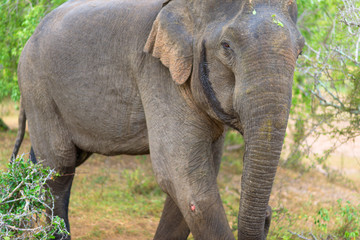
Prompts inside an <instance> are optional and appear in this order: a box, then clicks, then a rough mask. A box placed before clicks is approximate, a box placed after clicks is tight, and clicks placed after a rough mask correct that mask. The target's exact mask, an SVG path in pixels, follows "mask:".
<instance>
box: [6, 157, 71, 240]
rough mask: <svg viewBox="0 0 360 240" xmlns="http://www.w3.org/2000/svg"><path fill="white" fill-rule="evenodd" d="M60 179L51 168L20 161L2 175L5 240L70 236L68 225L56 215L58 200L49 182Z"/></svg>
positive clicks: (12, 163)
mask: <svg viewBox="0 0 360 240" xmlns="http://www.w3.org/2000/svg"><path fill="white" fill-rule="evenodd" d="M56 176H58V174H56V172H55V171H54V170H52V169H50V168H45V167H43V166H42V165H41V164H33V163H32V162H31V161H30V160H25V159H24V158H23V156H21V157H18V158H17V159H15V160H14V161H12V162H11V163H9V164H8V170H7V171H6V172H3V171H2V172H0V189H1V190H0V235H1V239H4V240H10V239H12V240H13V239H53V238H55V237H54V234H55V233H67V234H69V233H68V232H67V230H66V227H65V222H64V220H63V219H61V218H59V217H58V216H54V215H53V209H54V198H53V196H52V194H51V193H50V191H49V188H48V187H47V185H46V181H48V180H50V179H53V178H54V177H56Z"/></svg>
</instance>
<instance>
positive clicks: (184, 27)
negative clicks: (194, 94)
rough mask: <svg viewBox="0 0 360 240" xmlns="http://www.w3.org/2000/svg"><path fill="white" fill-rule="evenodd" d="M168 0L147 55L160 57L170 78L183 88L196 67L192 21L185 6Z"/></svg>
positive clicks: (159, 18)
mask: <svg viewBox="0 0 360 240" xmlns="http://www.w3.org/2000/svg"><path fill="white" fill-rule="evenodd" d="M182 5H183V6H181V5H180V4H179V3H178V1H166V2H165V3H164V7H163V8H162V9H161V11H160V12H159V14H158V15H157V17H156V19H155V21H154V23H153V26H152V29H151V32H150V35H149V37H148V39H147V41H146V44H145V47H144V52H146V53H151V54H152V56H154V57H156V58H159V59H160V61H161V62H162V64H164V65H165V66H166V67H167V68H169V70H170V73H171V77H172V78H173V80H174V81H175V83H176V84H178V85H181V84H183V83H185V82H186V80H187V79H188V78H189V77H190V74H191V71H192V64H193V22H192V21H191V17H190V13H189V11H188V10H187V8H186V7H184V5H185V4H182Z"/></svg>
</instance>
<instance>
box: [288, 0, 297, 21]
mask: <svg viewBox="0 0 360 240" xmlns="http://www.w3.org/2000/svg"><path fill="white" fill-rule="evenodd" d="M288 10H289V14H290V17H291V19H292V20H293V21H294V23H296V22H297V14H298V11H297V4H296V0H288Z"/></svg>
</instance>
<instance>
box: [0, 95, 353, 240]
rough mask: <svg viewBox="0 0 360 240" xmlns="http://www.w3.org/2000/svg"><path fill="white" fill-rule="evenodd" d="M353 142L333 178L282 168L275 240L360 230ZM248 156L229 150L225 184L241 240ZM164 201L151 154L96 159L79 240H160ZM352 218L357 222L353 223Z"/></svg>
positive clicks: (75, 215) (80, 206) (85, 182)
mask: <svg viewBox="0 0 360 240" xmlns="http://www.w3.org/2000/svg"><path fill="white" fill-rule="evenodd" d="M14 109H15V108H14V104H13V103H11V102H6V103H5V104H3V105H2V106H0V118H3V119H4V121H5V122H6V123H7V124H8V125H9V126H10V128H11V129H12V130H11V131H9V132H5V133H4V132H2V133H0V169H5V164H6V162H7V161H8V159H9V157H10V155H11V152H12V148H13V144H14V142H15V138H16V128H17V114H18V112H17V111H16V110H14ZM321 141H323V142H322V143H319V146H318V147H317V148H316V149H317V151H322V148H324V147H326V143H327V141H326V139H325V140H324V139H323V140H321ZM351 144H352V145H350V144H348V145H345V146H344V147H342V148H340V149H339V151H337V152H335V153H334V154H332V156H331V158H330V160H329V161H330V162H329V166H330V167H331V169H332V171H330V173H328V172H325V171H324V170H323V169H322V168H321V167H314V168H310V169H308V170H306V171H298V170H296V169H295V170H289V169H284V168H281V167H279V168H278V173H277V175H276V179H275V183H274V187H273V191H272V195H271V199H270V205H271V206H272V207H273V210H274V211H273V220H272V225H271V230H270V231H271V232H270V235H269V238H270V239H300V237H299V236H300V235H306V236H307V237H308V238H309V239H314V238H311V237H310V236H311V235H310V234H314V235H316V236H317V239H326V238H327V237H328V236H330V237H331V236H333V235H334V236H343V235H344V234H345V231H350V232H351V231H353V232H355V231H356V227H355V230H354V227H352V225H354V223H356V222H355V221H356V220H357V221H359V219H360V216H359V213H360V206H357V204H359V202H360V192H359V189H360V184H359V181H358V180H359V176H360V153H359V149H360V139H357V140H356V141H355V142H354V143H351ZM29 149H30V140H29V137H28V134H27V135H26V137H25V139H24V142H23V145H22V148H21V151H20V152H21V153H25V155H26V154H27V153H28V151H29ZM235 149H236V148H235ZM316 149H315V151H316ZM241 158H242V152H241V149H239V150H232V151H226V152H225V154H224V157H223V163H222V167H221V170H220V174H219V179H218V184H219V187H220V192H221V196H222V199H223V202H224V206H225V210H226V213H227V216H228V220H229V223H230V226H231V227H232V228H233V230H234V234H235V233H236V214H237V209H238V203H239V198H240V181H241V171H242V170H241V167H242V164H241ZM164 199H165V195H164V194H163V193H162V192H161V190H160V189H159V187H158V186H157V184H156V182H155V180H154V177H153V175H152V170H151V165H150V157H149V156H116V157H105V156H100V155H94V156H92V157H91V158H90V159H89V160H88V161H87V162H85V163H84V164H83V165H82V166H80V167H79V168H78V169H77V172H76V177H75V180H74V184H73V189H72V195H71V200H70V213H69V214H70V222H71V231H72V237H73V238H72V239H112V240H113V239H124V240H125V239H126V240H131V239H134V240H135V239H152V236H153V235H154V233H155V231H156V227H157V223H158V221H159V218H160V215H161V210H162V205H163V202H164ZM339 199H342V201H341V203H339V202H340V201H339ZM347 201H349V203H347ZM324 209H326V210H327V212H328V213H327V214H328V215H329V216H328V217H329V220H328V221H327V220H326V219H327V218H326V217H324V212H325V214H326V211H324ZM349 209H350V210H349ZM352 209H353V210H354V211H353V210H352ZM349 216H350V217H351V216H352V217H354V219H355V220H351V221H348V222H346V221H347V220H346V219H349ZM358 223H360V222H358ZM358 226H359V225H358ZM351 227H352V228H351ZM344 229H345V230H344ZM291 232H293V233H294V234H292V233H291ZM295 233H296V234H295ZM235 235H236V234H235ZM358 238H359V239H360V237H356V238H348V239H358ZM329 239H346V238H345V237H344V238H342V237H335V238H329Z"/></svg>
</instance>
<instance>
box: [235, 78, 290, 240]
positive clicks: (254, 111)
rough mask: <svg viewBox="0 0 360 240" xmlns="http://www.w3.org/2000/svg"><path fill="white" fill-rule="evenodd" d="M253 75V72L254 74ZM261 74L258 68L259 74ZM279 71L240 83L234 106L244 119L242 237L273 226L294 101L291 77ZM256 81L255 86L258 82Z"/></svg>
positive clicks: (260, 235) (259, 234) (262, 236)
mask: <svg viewBox="0 0 360 240" xmlns="http://www.w3.org/2000/svg"><path fill="white" fill-rule="evenodd" d="M252 75H254V74H252ZM256 75H257V77H258V75H259V76H260V75H261V74H259V72H258V73H257V74H256ZM287 76H288V77H287V78H285V77H284V76H280V75H278V74H276V76H275V75H273V76H272V77H269V75H267V76H263V78H262V79H261V81H260V80H259V78H257V79H254V78H251V77H248V78H247V79H248V81H246V80H244V79H242V80H241V81H239V82H245V83H246V82H247V83H246V84H245V85H243V84H242V85H243V86H241V87H240V89H241V90H240V91H241V93H240V94H238V96H239V97H238V98H236V101H237V102H236V103H234V104H235V106H239V107H238V113H239V115H240V119H241V121H242V123H243V128H244V129H243V130H244V133H243V135H244V140H245V144H246V149H245V154H244V170H243V176H242V182H241V200H240V210H239V218H238V227H239V228H238V229H239V233H238V234H239V239H261V240H262V239H265V238H266V235H267V232H268V230H269V226H270V220H271V208H270V207H268V202H269V198H270V193H271V189H272V185H273V181H274V178H275V174H276V170H277V166H278V161H279V158H280V153H281V150H282V145H283V141H284V136H285V131H286V126H287V120H288V115H289V109H290V103H291V86H292V75H291V78H289V75H287ZM255 85H256V86H255Z"/></svg>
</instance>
